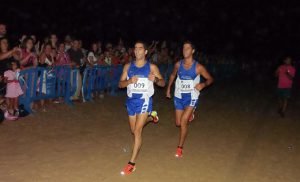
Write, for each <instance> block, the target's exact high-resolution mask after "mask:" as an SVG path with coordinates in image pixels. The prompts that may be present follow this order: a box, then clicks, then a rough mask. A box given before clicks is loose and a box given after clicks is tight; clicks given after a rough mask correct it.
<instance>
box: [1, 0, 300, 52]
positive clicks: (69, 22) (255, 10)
mask: <svg viewBox="0 0 300 182" xmlns="http://www.w3.org/2000/svg"><path fill="white" fill-rule="evenodd" d="M298 4H299V3H297V1H295V2H294V3H293V2H292V1H286V2H283V1H282V2H277V1H276V2H275V1H274V2H272V1H269V2H262V1H257V0H253V1H251V0H248V1H243V0H226V1H225V0H223V1H212V0H202V1H201V0H198V1H196V0H189V1H187V0H176V1H175V0H173V1H172V0H169V1H142V0H140V1H137V0H130V1H113V0H90V1H85V0H78V1H77V2H76V3H75V2H74V1H73V2H71V1H62V0H60V1H59V0H53V1H51V2H50V1H47V2H45V1H40V0H39V1H34V0H31V1H26V2H25V1H22V2H16V1H8V2H7V4H6V6H7V8H3V4H2V5H1V10H3V11H1V17H2V19H3V20H2V21H4V22H6V23H7V25H8V31H9V33H10V34H21V33H34V34H37V35H39V36H40V37H41V36H44V35H46V34H48V33H50V32H56V33H58V34H59V35H65V34H67V33H70V34H71V35H74V36H78V37H81V38H83V39H84V40H87V41H91V40H94V39H101V40H104V41H108V40H111V41H116V40H117V39H118V38H119V37H122V38H123V39H125V40H126V41H127V42H131V41H134V40H136V39H143V40H153V39H160V40H174V41H178V42H180V41H182V40H184V39H190V40H192V41H194V42H195V43H196V44H197V46H198V47H199V48H201V49H205V50H206V51H207V52H210V53H216V54H226V55H247V56H253V57H270V56H273V55H274V54H276V56H277V55H282V54H287V53H288V54H292V55H293V56H299V53H298V52H299V51H298V47H299V46H298V44H299V41H300V34H299V33H300V26H299V22H300V15H299V14H300V13H299V12H300V6H299V5H298ZM0 21H1V19H0Z"/></svg>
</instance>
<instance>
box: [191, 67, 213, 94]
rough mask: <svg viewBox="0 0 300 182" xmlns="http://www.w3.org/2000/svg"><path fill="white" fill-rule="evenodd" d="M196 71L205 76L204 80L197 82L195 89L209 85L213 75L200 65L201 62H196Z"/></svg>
mask: <svg viewBox="0 0 300 182" xmlns="http://www.w3.org/2000/svg"><path fill="white" fill-rule="evenodd" d="M196 72H197V74H199V75H201V76H203V77H204V78H205V80H206V81H205V82H203V83H198V84H197V85H196V86H195V88H196V89H197V90H199V91H200V90H202V89H203V88H205V87H207V86H209V85H211V84H212V83H213V82H214V79H213V77H212V76H211V75H210V74H209V73H208V71H207V70H206V69H205V67H204V66H202V65H201V64H197V68H196Z"/></svg>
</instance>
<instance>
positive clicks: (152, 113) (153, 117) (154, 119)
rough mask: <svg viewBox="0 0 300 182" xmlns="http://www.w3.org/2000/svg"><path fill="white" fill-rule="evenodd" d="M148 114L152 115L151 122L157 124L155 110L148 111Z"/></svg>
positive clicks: (157, 119)
mask: <svg viewBox="0 0 300 182" xmlns="http://www.w3.org/2000/svg"><path fill="white" fill-rule="evenodd" d="M150 116H151V117H152V119H153V121H152V122H153V123H155V124H157V123H158V121H159V118H158V116H157V112H156V111H152V112H151V113H150Z"/></svg>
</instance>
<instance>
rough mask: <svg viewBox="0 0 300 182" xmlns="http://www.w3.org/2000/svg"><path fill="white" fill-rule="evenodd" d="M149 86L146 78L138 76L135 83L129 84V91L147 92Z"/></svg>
mask: <svg viewBox="0 0 300 182" xmlns="http://www.w3.org/2000/svg"><path fill="white" fill-rule="evenodd" d="M148 88H149V80H148V78H138V81H137V82H136V83H132V84H131V91H132V93H135V94H142V93H147V92H148Z"/></svg>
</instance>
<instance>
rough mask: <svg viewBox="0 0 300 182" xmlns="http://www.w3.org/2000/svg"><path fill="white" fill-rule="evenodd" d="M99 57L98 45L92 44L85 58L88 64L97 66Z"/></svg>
mask: <svg viewBox="0 0 300 182" xmlns="http://www.w3.org/2000/svg"><path fill="white" fill-rule="evenodd" d="M99 57H100V54H99V50H98V44H97V43H92V45H91V50H90V51H89V53H88V56H87V60H88V63H89V64H90V65H91V66H94V65H97V62H98V60H99Z"/></svg>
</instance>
